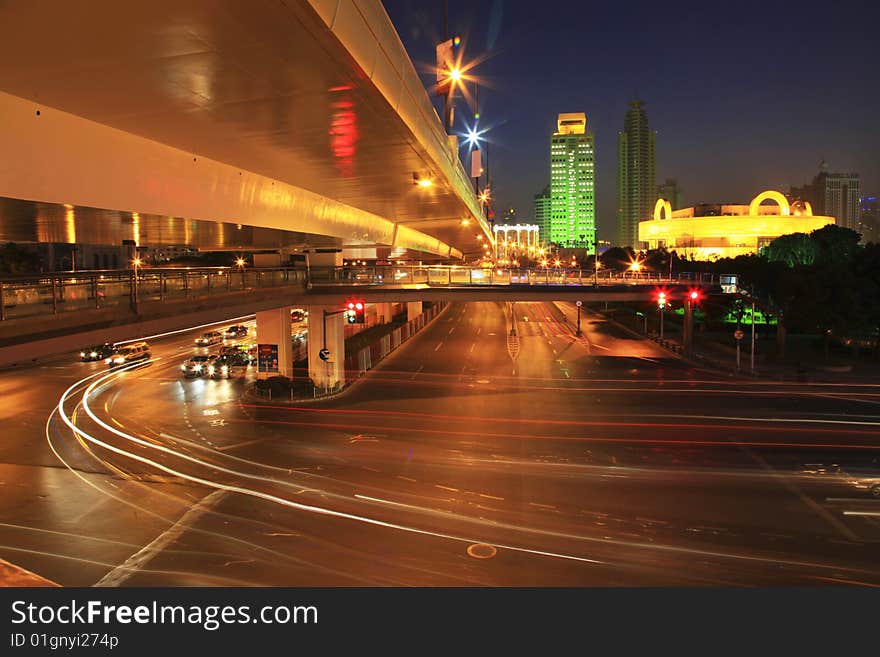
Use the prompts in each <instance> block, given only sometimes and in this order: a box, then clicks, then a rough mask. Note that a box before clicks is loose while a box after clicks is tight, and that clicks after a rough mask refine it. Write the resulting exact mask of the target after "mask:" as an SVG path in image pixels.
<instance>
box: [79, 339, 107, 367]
mask: <svg viewBox="0 0 880 657" xmlns="http://www.w3.org/2000/svg"><path fill="white" fill-rule="evenodd" d="M114 351H116V347H115V345H114V344H113V343H112V342H105V343H104V344H98V345H94V346H92V347H86V348H85V349H83V350H82V351H80V352H79V359H80V360H81V361H83V362H84V363H87V362H90V361H93V360H104V359H105V358H108V357H109V356H110V355H112V354H113V352H114Z"/></svg>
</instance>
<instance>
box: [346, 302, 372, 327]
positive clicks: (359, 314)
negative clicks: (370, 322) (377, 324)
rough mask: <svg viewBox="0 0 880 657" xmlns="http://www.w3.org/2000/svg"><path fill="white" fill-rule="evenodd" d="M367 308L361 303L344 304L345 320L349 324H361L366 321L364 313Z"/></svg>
mask: <svg viewBox="0 0 880 657" xmlns="http://www.w3.org/2000/svg"><path fill="white" fill-rule="evenodd" d="M366 308H367V306H366V304H365V303H364V302H363V301H349V302H348V303H347V304H346V309H347V310H346V311H345V319H346V321H347V322H348V323H349V324H363V323H365V321H366V319H365V317H364V311H365V310H366Z"/></svg>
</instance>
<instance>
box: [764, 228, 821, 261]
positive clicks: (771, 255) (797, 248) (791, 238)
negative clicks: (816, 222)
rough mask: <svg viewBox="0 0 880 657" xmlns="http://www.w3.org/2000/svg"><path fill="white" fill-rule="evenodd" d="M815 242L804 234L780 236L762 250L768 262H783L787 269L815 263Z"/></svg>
mask: <svg viewBox="0 0 880 657" xmlns="http://www.w3.org/2000/svg"><path fill="white" fill-rule="evenodd" d="M816 254H817V248H816V242H815V241H813V240H812V239H810V236H809V235H807V234H806V233H790V234H788V235H780V236H779V237H777V238H776V239H774V240H773V241H772V242H770V244H768V245H767V246H766V247H765V249H764V255H765V256H766V257H767V260H769V261H770V262H776V261H780V262H784V263H785V264H787V265H788V266H789V267H794V266H795V265H812V264H813V263H814V262H815V261H816Z"/></svg>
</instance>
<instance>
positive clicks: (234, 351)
mask: <svg viewBox="0 0 880 657" xmlns="http://www.w3.org/2000/svg"><path fill="white" fill-rule="evenodd" d="M218 355H219V356H235V357H236V358H244V359H246V360H247V361H248V364H251V363H256V362H257V345H255V344H253V345H242V344H237V345H226V346H223V347H220V352H219V354H218Z"/></svg>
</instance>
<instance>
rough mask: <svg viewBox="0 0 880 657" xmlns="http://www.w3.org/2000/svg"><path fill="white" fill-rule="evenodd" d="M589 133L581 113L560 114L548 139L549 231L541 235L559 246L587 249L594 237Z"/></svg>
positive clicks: (594, 212)
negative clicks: (554, 129)
mask: <svg viewBox="0 0 880 657" xmlns="http://www.w3.org/2000/svg"><path fill="white" fill-rule="evenodd" d="M593 151H594V149H593V135H592V134H590V133H589V132H587V115H586V114H584V113H583V112H579V113H570V114H560V115H559V118H558V119H557V128H556V132H554V133H553V136H552V137H551V138H550V217H549V232H547V233H545V234H544V235H543V236H542V238H543V240H544V241H546V242H553V243H554V244H556V245H557V246H559V247H561V248H588V249H589V250H590V253H592V252H593V248H594V244H595V239H596V210H595V208H596V195H595V183H596V179H595V169H594V166H593V163H594V159H593V158H594V153H593Z"/></svg>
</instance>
